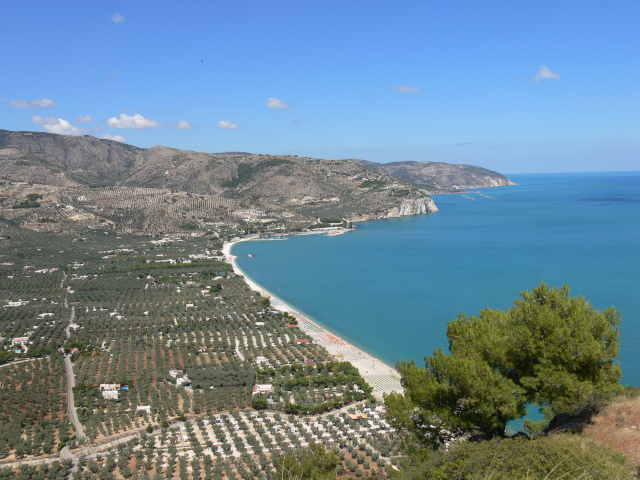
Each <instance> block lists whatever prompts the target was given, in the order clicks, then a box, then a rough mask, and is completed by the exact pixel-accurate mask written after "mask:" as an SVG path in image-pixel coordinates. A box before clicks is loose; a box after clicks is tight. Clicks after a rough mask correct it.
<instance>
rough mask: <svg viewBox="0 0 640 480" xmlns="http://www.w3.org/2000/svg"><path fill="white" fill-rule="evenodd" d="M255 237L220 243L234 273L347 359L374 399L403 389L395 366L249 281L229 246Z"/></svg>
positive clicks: (317, 340) (321, 343) (334, 355)
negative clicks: (369, 386)
mask: <svg viewBox="0 0 640 480" xmlns="http://www.w3.org/2000/svg"><path fill="white" fill-rule="evenodd" d="M256 240H266V239H259V238H257V236H256V237H253V236H249V237H244V238H239V239H234V240H232V241H230V242H226V243H225V244H224V245H223V247H222V254H223V255H224V257H225V259H226V261H227V262H229V263H230V264H231V266H232V267H233V271H234V273H235V274H236V275H241V276H242V277H243V278H244V280H245V282H246V283H247V285H249V287H250V288H251V289H252V290H255V291H257V292H260V294H261V295H268V296H269V297H270V299H271V306H272V307H273V308H274V309H276V310H280V311H281V312H288V313H290V314H292V315H294V316H295V317H296V319H297V320H298V327H299V328H300V330H302V331H303V332H304V333H306V334H307V335H309V336H310V337H311V338H312V339H313V341H314V342H316V343H317V344H319V345H322V346H323V347H324V348H325V349H326V350H327V351H328V352H329V353H330V354H331V355H332V356H333V357H334V358H335V359H336V360H338V361H349V362H351V364H352V365H353V366H354V367H356V368H357V369H358V371H359V372H360V375H362V377H363V378H364V379H365V380H366V381H367V383H369V385H371V387H373V392H372V394H373V396H374V397H376V399H378V400H382V399H383V395H384V394H385V393H391V392H402V391H403V389H402V386H401V385H400V375H399V374H398V372H397V370H396V369H395V368H393V367H392V366H391V365H389V364H387V363H385V362H383V361H381V360H379V359H378V358H376V357H374V356H373V355H371V354H370V353H368V352H367V351H365V350H363V349H361V348H358V347H356V346H355V345H353V344H352V343H350V342H348V341H347V340H345V339H344V338H342V337H340V336H339V335H338V334H336V333H334V332H331V331H330V330H329V329H327V328H326V327H324V326H323V325H321V324H320V323H318V322H317V321H315V320H313V319H311V318H309V317H308V316H307V315H304V314H303V313H301V312H300V311H298V310H296V309H295V308H294V307H293V306H291V305H289V304H287V303H286V302H284V301H283V300H282V299H280V298H278V297H277V296H276V295H273V294H272V293H271V292H270V291H268V290H267V289H265V288H264V287H262V286H261V285H258V284H257V283H256V282H254V281H253V280H251V279H250V278H249V277H248V276H247V275H246V274H245V272H244V271H242V269H240V267H239V266H238V264H237V263H236V258H237V257H236V256H235V255H232V254H231V248H232V247H233V246H234V245H235V244H236V243H240V242H245V241H256Z"/></svg>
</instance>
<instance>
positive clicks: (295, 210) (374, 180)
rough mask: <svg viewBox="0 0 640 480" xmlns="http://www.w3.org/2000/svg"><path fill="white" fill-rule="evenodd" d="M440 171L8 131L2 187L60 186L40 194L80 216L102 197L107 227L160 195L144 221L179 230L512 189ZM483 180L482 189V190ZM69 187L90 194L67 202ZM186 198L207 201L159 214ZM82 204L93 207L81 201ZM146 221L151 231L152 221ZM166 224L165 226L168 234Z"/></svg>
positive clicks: (489, 176)
mask: <svg viewBox="0 0 640 480" xmlns="http://www.w3.org/2000/svg"><path fill="white" fill-rule="evenodd" d="M432 165H437V166H438V169H439V170H437V172H439V173H436V174H433V175H432V176H430V177H428V175H427V173H426V170H425V169H426V168H427V166H426V165H425V164H416V163H406V162H405V163H396V164H389V165H381V164H373V163H371V162H363V161H352V160H318V159H313V158H306V157H298V156H284V155H278V156H272V155H254V154H250V153H243V152H232V153H216V154H210V153H201V152H193V151H188V150H177V149H173V148H169V147H163V146H156V147H153V148H149V149H142V148H138V147H134V146H131V145H127V144H123V143H118V142H115V141H111V140H101V139H97V138H95V137H92V136H82V137H72V136H63V135H55V134H49V133H43V132H12V131H6V130H0V180H2V181H5V182H9V183H11V184H17V183H25V184H27V185H28V184H38V185H43V186H48V187H52V186H53V187H58V189H57V190H50V189H44V188H41V189H40V190H42V191H45V190H46V192H48V195H47V196H45V197H44V199H43V200H42V201H46V200H47V199H49V201H51V202H54V200H55V202H57V203H61V202H62V201H63V200H64V202H66V204H69V205H70V206H72V207H73V208H78V209H81V210H82V209H85V210H86V209H87V208H89V207H88V205H87V202H93V200H88V199H95V202H97V203H95V202H94V203H92V205H93V207H91V208H92V209H93V210H92V212H93V214H96V213H100V212H102V213H104V218H102V217H101V218H102V220H100V221H109V220H110V218H115V217H114V216H113V215H115V216H119V217H118V218H120V217H121V216H122V215H124V213H123V212H130V211H132V210H135V209H138V210H140V208H142V207H140V205H141V203H140V202H141V201H142V199H143V197H144V196H145V195H147V194H148V192H151V191H153V192H156V193H154V195H155V197H154V198H156V201H154V202H151V203H149V202H148V201H147V203H145V207H144V215H142V214H140V212H138V214H139V216H140V218H142V217H143V216H144V217H145V218H147V219H148V218H151V217H153V216H154V215H155V213H154V212H156V210H155V209H159V210H158V212H160V211H162V212H165V213H164V215H166V214H167V213H166V212H169V211H174V210H175V212H174V215H176V216H177V217H176V218H175V219H173V220H175V221H174V223H176V222H178V223H180V224H184V223H185V220H188V221H189V222H191V221H197V220H198V219H199V218H206V219H207V221H214V220H216V219H217V220H220V221H222V219H223V217H225V215H222V212H223V211H225V212H227V213H228V212H237V216H239V217H242V218H245V219H246V218H248V217H252V220H254V221H256V220H257V221H260V222H263V223H264V222H266V221H267V220H266V219H265V217H269V218H281V219H282V218H294V219H295V220H296V221H298V222H303V223H304V222H306V223H309V222H314V221H317V219H318V218H332V219H347V220H352V221H353V220H361V219H374V218H384V217H390V216H402V215H413V214H419V213H425V212H434V211H437V207H436V206H435V203H434V202H433V200H432V199H431V198H430V197H429V196H428V194H429V192H430V191H442V190H443V189H448V190H449V191H451V190H452V189H455V188H467V187H474V188H475V187H478V186H486V185H487V184H491V185H509V184H511V182H510V181H509V180H508V179H506V178H505V177H502V176H501V175H499V174H496V173H495V172H489V171H488V170H484V169H479V168H478V167H468V166H458V165H446V164H432ZM418 166H420V168H418ZM480 179H482V180H483V181H484V182H485V183H484V184H483V185H479V181H480ZM465 182H466V183H465ZM60 188H62V189H63V190H60ZM87 188H88V189H90V190H92V191H89V190H87ZM96 188H102V189H107V190H105V192H107V193H104V194H102V193H99V192H97V191H95V189H96ZM65 189H67V190H68V191H69V192H75V191H78V192H80V191H82V192H84V193H78V194H77V195H76V194H67V193H68V192H67V193H65V191H66V190H65ZM69 189H71V190H69ZM78 189H80V190H78ZM118 189H120V190H118ZM122 189H126V190H122ZM136 189H142V190H136ZM149 189H152V190H149ZM22 190H24V189H16V188H12V189H5V190H4V192H0V204H1V205H0V206H2V207H3V208H5V209H12V210H14V211H12V212H9V213H10V214H9V213H8V214H6V215H5V218H9V217H10V218H15V217H17V216H21V215H23V214H24V212H22V211H20V212H18V211H15V210H16V208H15V207H16V206H18V205H23V207H20V208H24V205H27V204H25V203H24V202H25V201H26V200H27V197H25V198H21V197H20V198H18V197H16V194H15V192H18V191H22ZM38 191H39V190H38V189H37V188H36V189H35V190H34V189H29V192H31V193H28V192H27V191H26V190H25V191H24V192H23V193H24V195H32V194H37V193H38ZM11 192H14V193H11ZM143 192H147V193H143ZM178 194H180V195H181V196H176V195H178ZM24 195H23V196H24ZM74 195H75V196H74ZM183 195H188V196H189V197H185V199H184V201H187V200H188V202H191V203H193V200H192V199H190V196H191V195H198V196H200V197H201V199H202V205H201V206H199V205H200V204H197V205H196V204H193V212H194V213H193V215H192V216H189V215H185V214H184V213H182V214H181V213H180V212H178V211H177V210H176V209H166V208H160V205H161V204H162V203H172V202H177V201H179V200H180V199H181V198H182V196H183ZM109 196H110V197H112V198H116V197H117V198H121V205H122V208H121V207H120V206H119V207H117V208H116V207H115V206H114V205H116V203H111V204H107V203H105V202H106V200H105V199H106V198H107V197H109ZM81 198H83V199H85V200H78V199H81ZM158 199H161V200H158ZM119 201H120V200H119ZM180 201H182V200H180ZM21 202H22V203H21ZM74 202H75V203H74ZM138 204H140V205H138ZM118 205H120V204H118ZM204 205H216V209H217V210H216V211H215V212H214V213H215V215H214V214H212V213H211V212H209V213H207V212H206V208H205V207H204ZM109 212H111V213H109ZM118 212H119V213H118ZM195 212H199V213H195ZM267 212H268V214H267ZM109 215H112V216H111V217H109ZM127 215H128V213H127ZM180 215H182V218H180ZM41 216H42V215H41ZM155 216H156V217H158V215H155ZM227 216H228V215H227ZM96 218H97V217H96ZM225 218H226V217H225ZM260 218H261V219H260ZM305 219H306V220H305ZM173 220H172V221H173ZM227 220H228V218H227ZM137 223H138V224H140V225H143V226H144V225H148V224H150V222H148V221H143V220H139V221H137ZM151 223H153V222H151ZM156 223H157V222H156ZM166 223H167V222H163V223H162V225H163V226H162V227H158V228H159V229H165V228H166ZM169 223H171V222H169Z"/></svg>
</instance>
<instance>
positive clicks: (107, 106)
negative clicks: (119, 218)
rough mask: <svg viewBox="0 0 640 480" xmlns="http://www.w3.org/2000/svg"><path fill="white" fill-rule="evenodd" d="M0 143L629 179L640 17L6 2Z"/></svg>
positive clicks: (620, 12) (617, 9)
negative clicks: (21, 137)
mask: <svg viewBox="0 0 640 480" xmlns="http://www.w3.org/2000/svg"><path fill="white" fill-rule="evenodd" d="M3 19H4V21H3V28H2V29H1V30H0V41H1V42H2V45H3V48H2V50H1V53H0V59H1V65H2V69H1V70H0V101H1V104H0V128H3V129H8V130H36V131H49V132H53V133H65V134H89V135H95V136H96V137H98V138H101V137H104V138H114V139H118V140H122V141H126V142H128V143H130V144H132V145H136V146H139V147H145V148H146V147H151V146H154V145H166V146H170V147H175V148H181V149H189V150H197V151H204V152H224V151H246V152H252V153H269V154H293V155H306V156H312V157H316V158H363V159H366V160H371V161H376V162H390V161H402V160H416V161H444V162H451V163H465V164H475V165H480V166H483V167H486V168H490V169H494V170H497V171H500V172H503V173H529V172H563V171H564V172H567V171H608V170H638V169H640V28H638V25H640V2H638V1H637V0H634V1H624V0H616V1H613V2H610V1H609V2H604V1H600V2H593V1H586V0H585V1H580V2H577V1H563V0H555V1H549V2H547V1H538V0H536V1H474V2H471V1H450V2H447V1H431V2H425V1H394V2H379V1H371V0H369V1H345V0H342V1H340V2H338V1H332V0H323V1H308V2H301V1H299V0H298V1H295V2H293V1H291V2H288V1H286V2H285V1H270V2H267V1H252V2H247V1H243V0H237V1H233V2H217V1H216V2H213V1H207V2H204V1H203V2H175V1H172V2H166V1H154V2H151V1H145V2H143V1H128V2H118V1H113V2H95V1H88V2H87V1H83V2H71V1H60V2H51V1H47V2H40V1H28V0H27V1H24V2H8V3H7V4H6V5H4V6H3Z"/></svg>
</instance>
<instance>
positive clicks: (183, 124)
mask: <svg viewBox="0 0 640 480" xmlns="http://www.w3.org/2000/svg"><path fill="white" fill-rule="evenodd" d="M167 125H169V126H170V127H172V128H179V129H180V130H193V129H194V128H196V127H194V126H193V125H191V124H190V123H189V122H187V121H186V120H180V121H179V122H178V123H171V122H169V123H167Z"/></svg>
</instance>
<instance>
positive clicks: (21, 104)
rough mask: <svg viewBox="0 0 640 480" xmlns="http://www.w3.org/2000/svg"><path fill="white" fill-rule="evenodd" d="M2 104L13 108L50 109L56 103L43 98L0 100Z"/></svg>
mask: <svg viewBox="0 0 640 480" xmlns="http://www.w3.org/2000/svg"><path fill="white" fill-rule="evenodd" d="M0 102H2V103H6V104H8V105H11V106H12V107H14V108H51V107H53V106H54V105H55V104H56V102H54V101H53V100H51V99H50V98H43V99H42V100H31V101H27V100H4V99H3V100H0Z"/></svg>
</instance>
